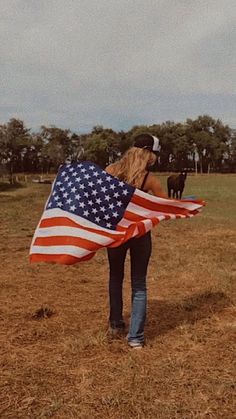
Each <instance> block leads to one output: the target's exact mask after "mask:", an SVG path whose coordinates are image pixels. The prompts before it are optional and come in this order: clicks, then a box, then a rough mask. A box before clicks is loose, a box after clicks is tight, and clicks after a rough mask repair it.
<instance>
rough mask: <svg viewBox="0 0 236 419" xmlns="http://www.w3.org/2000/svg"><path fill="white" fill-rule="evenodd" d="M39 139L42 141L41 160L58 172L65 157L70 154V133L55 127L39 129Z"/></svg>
mask: <svg viewBox="0 0 236 419" xmlns="http://www.w3.org/2000/svg"><path fill="white" fill-rule="evenodd" d="M40 136H41V138H42V139H43V143H44V145H43V148H42V158H43V159H44V160H45V161H47V162H48V163H49V166H48V171H49V170H50V166H51V165H53V167H54V169H55V170H58V167H59V166H60V164H62V163H64V162H65V160H66V158H67V157H70V156H71V154H72V142H71V131H70V130H68V129H65V130H64V129H61V128H57V127H54V126H52V127H45V126H42V127H41V133H40Z"/></svg>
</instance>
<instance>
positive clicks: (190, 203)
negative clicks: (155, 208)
mask: <svg viewBox="0 0 236 419" xmlns="http://www.w3.org/2000/svg"><path fill="white" fill-rule="evenodd" d="M134 195H135V196H136V197H140V198H144V199H145V200H148V201H150V202H154V203H156V202H159V204H161V205H170V204H172V205H173V206H174V207H176V208H188V210H189V211H192V210H195V209H200V208H202V206H204V205H205V202H204V201H200V200H195V199H194V200H183V201H180V200H179V199H178V200H177V199H173V198H161V197H156V196H155V195H151V194H147V193H146V192H143V191H140V190H139V189H135V193H134ZM186 204H187V205H186Z"/></svg>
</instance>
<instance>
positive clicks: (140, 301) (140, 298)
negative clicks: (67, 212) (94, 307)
mask: <svg viewBox="0 0 236 419" xmlns="http://www.w3.org/2000/svg"><path fill="white" fill-rule="evenodd" d="M128 250H130V259H131V287H132V301H131V319H130V327H129V333H128V341H134V342H138V343H143V342H144V325H145V319H146V306H147V288H146V275H147V268H148V262H149V259H150V256H151V250H152V243H151V233H150V232H148V233H146V234H145V235H144V236H142V237H140V238H137V239H136V238H133V239H131V240H129V241H128V242H126V243H124V244H123V245H121V246H119V247H115V248H110V249H109V248H108V249H107V251H108V260H109V267H110V278H109V297H110V318H109V319H110V325H111V327H113V328H122V327H124V321H123V298H122V289H123V279H124V264H125V258H126V254H127V251H128Z"/></svg>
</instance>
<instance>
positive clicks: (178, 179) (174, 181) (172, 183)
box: [167, 172, 187, 199]
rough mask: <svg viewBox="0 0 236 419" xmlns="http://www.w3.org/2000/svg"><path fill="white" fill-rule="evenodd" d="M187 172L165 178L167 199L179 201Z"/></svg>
mask: <svg viewBox="0 0 236 419" xmlns="http://www.w3.org/2000/svg"><path fill="white" fill-rule="evenodd" d="M186 177H187V172H181V173H180V174H179V175H171V176H169V177H168V178H167V188H168V197H169V198H171V194H172V198H176V199H181V198H182V193H183V190H184V186H185V180H186Z"/></svg>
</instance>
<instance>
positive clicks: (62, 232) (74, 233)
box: [37, 226, 124, 246]
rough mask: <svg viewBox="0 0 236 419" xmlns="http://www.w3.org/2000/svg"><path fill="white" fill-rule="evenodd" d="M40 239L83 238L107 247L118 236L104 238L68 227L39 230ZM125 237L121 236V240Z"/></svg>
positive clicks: (80, 229)
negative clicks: (58, 237) (54, 237)
mask: <svg viewBox="0 0 236 419" xmlns="http://www.w3.org/2000/svg"><path fill="white" fill-rule="evenodd" d="M37 236H38V237H53V236H71V237H81V238H82V239H86V240H91V241H93V242H94V243H98V244H101V245H103V246H104V245H106V244H107V243H108V242H109V240H110V241H113V240H114V239H115V238H117V236H116V237H115V238H114V237H113V238H112V237H108V236H103V235H100V234H98V233H93V232H91V231H86V230H83V229H82V228H79V227H77V228H75V227H67V226H62V227H61V226H59V227H57V226H53V227H45V228H39V229H38V232H37ZM123 236H124V235H123V234H121V235H120V238H122V237H123Z"/></svg>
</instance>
